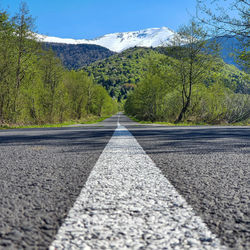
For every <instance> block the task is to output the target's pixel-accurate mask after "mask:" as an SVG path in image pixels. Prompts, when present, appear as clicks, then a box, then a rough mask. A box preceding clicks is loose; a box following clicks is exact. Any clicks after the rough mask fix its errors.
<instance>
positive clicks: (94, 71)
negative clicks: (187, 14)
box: [83, 47, 250, 101]
mask: <svg viewBox="0 0 250 250" xmlns="http://www.w3.org/2000/svg"><path fill="white" fill-rule="evenodd" d="M166 55H168V56H170V57H171V54H169V53H168V48H167V47H160V48H155V49H153V48H139V47H138V48H132V49H128V50H126V51H123V52H122V53H119V54H116V55H113V56H111V57H109V58H107V59H105V60H102V61H97V62H94V63H92V64H91V65H89V66H86V67H83V69H84V70H85V71H87V72H88V73H89V74H90V75H93V77H94V79H95V81H96V82H97V83H98V84H101V85H102V86H104V87H105V88H106V89H107V90H108V92H109V93H110V96H112V97H116V98H118V100H119V101H120V100H122V99H126V98H127V93H128V92H130V91H131V90H133V89H134V87H135V86H136V84H137V83H138V82H140V81H141V79H142V78H143V77H144V75H145V73H146V71H147V70H148V64H150V63H151V62H152V61H156V62H157V61H158V59H159V58H164V57H165V56H166ZM218 60H219V59H218ZM160 64H161V62H160ZM220 64H221V65H222V66H221V67H220V68H219V69H218V68H217V69H216V70H217V71H219V72H220V75H221V77H222V83H223V84H224V85H225V86H227V87H228V88H230V89H231V90H233V91H234V92H236V93H250V86H249V83H248V80H247V79H246V77H245V76H246V74H245V73H244V72H242V71H240V70H239V69H237V68H236V67H235V66H233V65H228V64H225V63H224V62H223V61H222V60H220ZM159 66H162V65H159ZM167 73H168V72H166V74H167Z"/></svg>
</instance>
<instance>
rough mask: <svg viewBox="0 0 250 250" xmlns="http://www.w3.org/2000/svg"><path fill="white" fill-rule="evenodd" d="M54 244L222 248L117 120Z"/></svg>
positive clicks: (70, 246) (67, 246)
mask: <svg viewBox="0 0 250 250" xmlns="http://www.w3.org/2000/svg"><path fill="white" fill-rule="evenodd" d="M54 249H226V247H224V246H222V245H221V244H220V241H219V239H217V238H216V236H215V235H214V234H212V233H211V232H210V231H209V229H208V227H207V226H206V225H205V223H204V222H203V221H202V219H201V218H200V217H198V216H196V215H195V214H194V212H193V209H192V207H191V206H189V205H188V204H187V202H186V201H185V200H184V198H183V197H181V196H180V195H179V194H178V192H177V191H176V190H175V188H174V187H173V186H172V184H170V182H169V181H168V180H167V179H166V178H165V177H164V176H163V175H162V173H161V171H160V170H159V169H158V168H157V167H156V166H155V164H154V162H153V161H152V160H151V158H150V157H149V156H148V155H147V154H146V153H145V151H144V150H143V149H142V147H141V146H140V145H139V144H138V142H137V141H136V139H135V138H134V137H133V136H132V134H131V133H130V132H129V131H128V130H127V129H126V128H125V127H124V126H121V125H120V124H119V120H118V126H117V129H116V130H115V132H114V134H113V136H112V138H111V139H110V141H109V143H108V144H107V146H106V147H105V149H104V150H103V153H102V154H101V156H100V157H99V159H98V161H97V163H96V165H95V166H94V168H93V170H92V172H91V174H90V176H89V178H88V180H87V182H86V185H85V187H84V188H83V189H82V191H81V194H80V195H79V197H78V198H77V200H76V202H75V204H74V206H73V208H71V210H70V211H69V214H68V216H67V218H66V220H65V222H64V223H63V225H62V226H61V228H60V229H59V231H58V234H57V235H56V238H55V240H54V241H53V242H52V244H51V245H50V250H54Z"/></svg>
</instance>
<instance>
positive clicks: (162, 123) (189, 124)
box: [129, 116, 250, 126]
mask: <svg viewBox="0 0 250 250" xmlns="http://www.w3.org/2000/svg"><path fill="white" fill-rule="evenodd" d="M129 118H130V119H131V120H133V121H135V122H138V123H140V124H161V125H166V126H250V120H247V121H242V122H236V123H226V122H221V123H216V124H213V123H205V122H199V123H198V122H196V123H195V122H187V121H184V122H180V123H177V124H176V123H172V122H159V121H156V122H151V121H141V120H139V119H137V118H135V117H133V116H129Z"/></svg>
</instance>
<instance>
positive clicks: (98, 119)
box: [0, 115, 111, 129]
mask: <svg viewBox="0 0 250 250" xmlns="http://www.w3.org/2000/svg"><path fill="white" fill-rule="evenodd" d="M109 117H111V115H110V116H103V117H99V116H89V117H85V118H83V119H81V120H72V121H67V122H63V123H53V124H31V125H27V124H3V125H0V129H21V128H61V127H67V126H70V125H76V124H94V123H97V122H101V121H103V120H105V119H107V118H109Z"/></svg>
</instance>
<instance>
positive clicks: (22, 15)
mask: <svg viewBox="0 0 250 250" xmlns="http://www.w3.org/2000/svg"><path fill="white" fill-rule="evenodd" d="M13 24H14V29H15V45H16V47H15V55H16V62H15V75H16V80H15V94H14V103H13V111H14V112H16V102H17V98H18V95H19V90H20V87H21V83H22V81H23V80H24V78H25V73H26V71H27V69H28V68H29V59H30V58H31V57H32V56H33V55H34V53H35V52H36V51H37V49H38V48H39V44H38V43H37V42H36V41H35V37H34V35H33V32H32V31H33V29H34V20H33V18H32V17H31V16H30V15H29V10H28V7H27V4H26V3H25V2H21V4H20V8H19V12H18V13H17V14H16V16H14V18H13Z"/></svg>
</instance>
